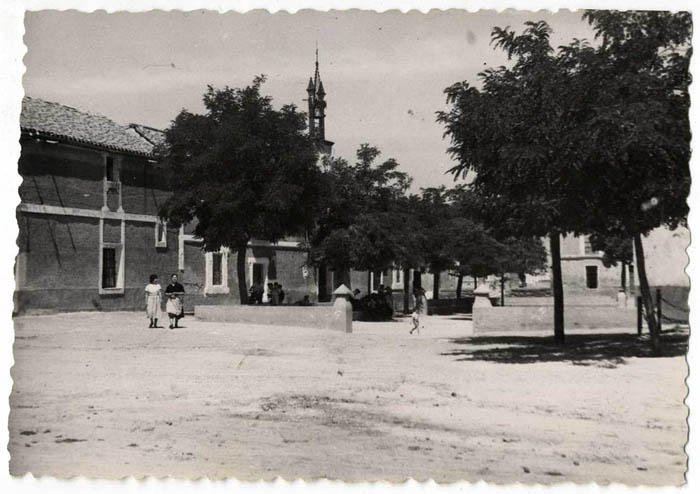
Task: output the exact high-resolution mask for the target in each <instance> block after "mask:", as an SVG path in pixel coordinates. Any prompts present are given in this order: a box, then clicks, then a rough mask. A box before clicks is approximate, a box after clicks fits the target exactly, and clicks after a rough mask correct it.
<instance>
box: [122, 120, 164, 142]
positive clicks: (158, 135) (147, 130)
mask: <svg viewBox="0 0 700 494" xmlns="http://www.w3.org/2000/svg"><path fill="white" fill-rule="evenodd" d="M129 127H131V128H132V129H134V130H135V131H136V132H138V133H139V135H140V136H141V137H143V138H144V139H146V140H147V141H148V142H150V143H151V144H153V145H154V146H159V145H161V144H165V132H163V131H162V130H160V129H154V128H153V127H148V126H146V125H140V124H130V125H129Z"/></svg>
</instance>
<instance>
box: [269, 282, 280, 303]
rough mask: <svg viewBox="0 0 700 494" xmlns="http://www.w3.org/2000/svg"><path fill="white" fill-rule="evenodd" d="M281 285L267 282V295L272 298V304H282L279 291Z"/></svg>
mask: <svg viewBox="0 0 700 494" xmlns="http://www.w3.org/2000/svg"><path fill="white" fill-rule="evenodd" d="M278 287H279V285H278V284H277V283H274V284H273V283H268V284H267V289H268V292H267V296H268V298H269V300H270V305H279V304H280V291H279V288H278Z"/></svg>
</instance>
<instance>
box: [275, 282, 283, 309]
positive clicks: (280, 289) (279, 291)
mask: <svg viewBox="0 0 700 494" xmlns="http://www.w3.org/2000/svg"><path fill="white" fill-rule="evenodd" d="M275 285H277V296H278V297H279V302H280V305H282V304H283V303H284V290H282V285H280V284H278V283H275Z"/></svg>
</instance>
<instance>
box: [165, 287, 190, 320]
mask: <svg viewBox="0 0 700 494" xmlns="http://www.w3.org/2000/svg"><path fill="white" fill-rule="evenodd" d="M184 294H185V287H183V286H182V285H181V284H180V283H178V282H177V275H176V274H174V275H172V276H171V277H170V284H169V285H168V286H167V288H166V289H165V296H166V297H168V302H167V303H166V304H165V311H166V312H167V313H168V318H169V319H170V329H173V328H177V322H178V321H179V320H180V319H182V318H183V317H185V308H184V305H183V303H182V296H183V295H184Z"/></svg>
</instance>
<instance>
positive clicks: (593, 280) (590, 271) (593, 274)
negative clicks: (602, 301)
mask: <svg viewBox="0 0 700 494" xmlns="http://www.w3.org/2000/svg"><path fill="white" fill-rule="evenodd" d="M586 287H587V288H598V266H586Z"/></svg>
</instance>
